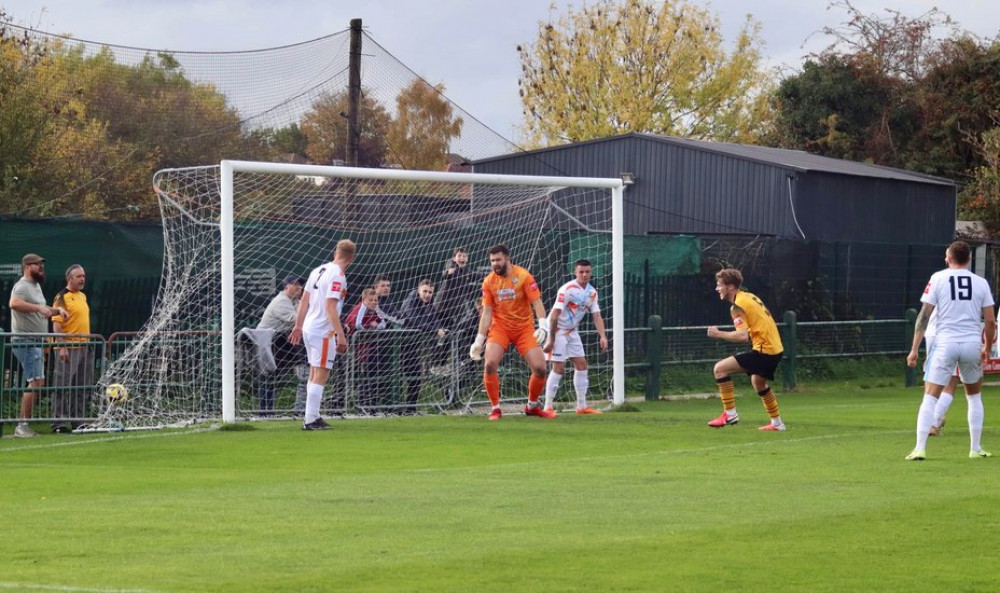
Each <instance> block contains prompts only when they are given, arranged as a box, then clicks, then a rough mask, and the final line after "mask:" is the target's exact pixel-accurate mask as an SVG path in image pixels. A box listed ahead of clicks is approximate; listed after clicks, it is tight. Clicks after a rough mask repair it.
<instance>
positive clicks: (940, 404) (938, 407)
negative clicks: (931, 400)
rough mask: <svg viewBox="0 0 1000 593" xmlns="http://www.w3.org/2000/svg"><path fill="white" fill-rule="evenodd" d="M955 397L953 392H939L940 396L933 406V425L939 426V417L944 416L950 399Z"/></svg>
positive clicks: (949, 404) (949, 405)
mask: <svg viewBox="0 0 1000 593" xmlns="http://www.w3.org/2000/svg"><path fill="white" fill-rule="evenodd" d="M953 399H955V396H954V394H951V393H948V392H947V391H942V392H941V397H939V398H938V400H937V404H935V406H934V426H937V427H939V428H940V426H941V419H943V418H944V417H945V414H947V413H948V408H950V407H951V400H953Z"/></svg>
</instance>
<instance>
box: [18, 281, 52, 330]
mask: <svg viewBox="0 0 1000 593" xmlns="http://www.w3.org/2000/svg"><path fill="white" fill-rule="evenodd" d="M10 294H11V296H16V297H17V298H19V299H21V300H23V301H24V302H26V303H31V304H32V305H44V304H45V295H44V294H42V287H41V286H40V285H39V284H38V283H37V282H29V281H27V280H25V279H24V278H21V279H20V280H18V281H17V282H16V283H15V284H14V289H13V290H12V291H11V292H10ZM10 331H12V332H13V333H15V334H22V333H23V334H44V333H47V332H48V331H49V321H48V319H47V318H46V317H45V315H42V314H41V313H35V312H32V313H21V312H20V311H14V310H13V309H11V311H10Z"/></svg>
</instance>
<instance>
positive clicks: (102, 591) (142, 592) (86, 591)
mask: <svg viewBox="0 0 1000 593" xmlns="http://www.w3.org/2000/svg"><path fill="white" fill-rule="evenodd" d="M0 589H14V590H16V591H26V590H31V591H66V592H70V593H167V592H166V591H162V590H153V589H108V588H103V587H73V586H70V585H47V584H44V583H6V582H2V581H0Z"/></svg>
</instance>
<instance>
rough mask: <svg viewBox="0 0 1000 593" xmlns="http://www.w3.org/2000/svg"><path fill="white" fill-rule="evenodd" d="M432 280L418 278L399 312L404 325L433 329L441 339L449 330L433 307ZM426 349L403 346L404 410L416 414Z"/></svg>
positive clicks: (429, 330) (425, 330) (420, 328)
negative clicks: (415, 285) (418, 280)
mask: <svg viewBox="0 0 1000 593" xmlns="http://www.w3.org/2000/svg"><path fill="white" fill-rule="evenodd" d="M433 298H434V283H433V282H431V281H430V280H428V279H426V278H425V279H424V280H421V281H420V284H419V286H417V289H416V290H414V291H413V292H412V293H410V294H409V296H407V297H406V300H404V301H403V309H402V311H401V312H400V314H401V315H402V317H403V320H404V321H405V323H406V328H407V329H415V330H419V331H423V332H433V333H434V334H435V335H436V337H437V339H438V340H439V341H440V340H444V338H445V336H446V335H447V334H448V331H447V330H446V329H444V326H443V324H442V323H441V320H440V319H439V318H438V314H437V311H435V309H434V302H433ZM425 352H426V349H425V348H423V347H422V344H419V343H418V344H408V345H407V347H406V348H404V349H403V352H402V359H403V376H404V377H406V404H407V407H406V408H405V409H404V413H407V414H415V413H416V411H417V406H416V404H417V400H418V399H419V398H420V387H421V384H422V382H423V381H422V379H423V365H422V364H421V361H422V359H423V355H424V354H425Z"/></svg>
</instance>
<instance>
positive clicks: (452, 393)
mask: <svg viewBox="0 0 1000 593" xmlns="http://www.w3.org/2000/svg"><path fill="white" fill-rule="evenodd" d="M153 182H154V188H155V191H156V193H157V195H158V197H159V204H160V210H161V213H162V220H163V230H164V261H163V274H162V282H161V286H160V290H159V294H158V296H157V299H156V302H155V304H154V307H153V312H152V314H151V316H150V319H149V320H148V322H147V323H146V324H145V325H144V327H143V328H142V330H141V331H139V332H137V333H136V335H134V336H131V337H130V338H129V340H128V341H127V342H126V343H122V344H120V345H118V346H117V347H116V348H115V349H114V350H113V354H114V356H113V360H112V361H111V362H110V364H109V366H108V368H107V370H106V372H105V375H104V377H103V379H102V384H104V385H109V384H121V385H123V386H125V387H126V388H127V389H128V392H129V394H130V395H129V398H128V400H127V401H126V402H124V403H122V404H119V405H114V406H109V407H108V408H107V410H106V412H105V413H104V414H103V415H102V419H101V422H103V423H104V424H105V425H121V426H123V427H125V428H131V427H136V428H138V427H149V426H159V425H167V424H176V423H183V422H190V421H193V420H198V419H221V420H223V421H225V422H233V421H235V420H236V419H237V418H252V417H259V416H264V415H282V414H292V413H294V411H295V408H294V406H295V404H294V398H295V391H296V389H295V383H296V382H297V381H298V380H299V379H300V378H301V375H298V376H297V375H296V373H295V372H289V369H288V368H287V367H284V368H283V367H282V365H281V364H280V361H276V359H275V357H274V356H273V351H272V346H274V344H275V340H282V339H283V338H284V337H285V336H284V335H277V334H275V332H268V331H267V330H257V329H256V327H257V324H258V322H259V320H260V319H261V315H262V314H263V311H264V309H265V308H266V307H267V305H268V304H269V302H270V301H271V300H272V299H273V298H274V297H275V296H276V295H277V294H278V291H279V288H280V282H281V280H282V279H283V278H286V277H288V276H295V277H301V278H305V277H307V276H308V275H309V272H310V271H311V270H312V269H313V268H316V267H318V266H320V265H322V264H324V263H326V262H329V261H330V260H331V259H332V258H333V249H334V246H335V245H336V243H337V241H338V240H340V239H351V240H353V241H354V242H355V243H356V244H357V257H356V259H355V261H354V263H353V264H352V265H351V267H350V268H349V269H348V270H347V284H348V290H347V296H346V298H345V303H344V309H343V316H342V319H346V317H347V315H348V312H349V311H350V310H351V309H352V307H354V305H356V304H357V303H359V302H361V299H362V296H363V295H364V294H365V289H367V288H370V287H372V286H373V285H374V284H375V283H376V281H378V280H379V279H388V280H389V282H390V283H391V293H390V294H389V295H383V296H382V297H381V298H380V300H379V306H378V310H377V315H378V317H377V319H376V321H377V324H370V326H366V327H363V329H360V330H358V331H353V332H351V334H350V336H349V341H350V348H349V350H348V352H347V353H346V354H345V355H342V356H340V357H339V359H340V360H339V361H338V364H337V365H336V367H335V368H334V370H333V373H332V374H331V378H330V381H329V382H328V384H327V388H326V392H325V398H326V399H325V400H324V402H323V408H322V412H323V413H324V414H325V415H329V414H344V415H350V414H355V413H357V414H393V413H400V412H401V411H403V410H412V409H413V406H412V405H410V404H413V399H414V398H415V399H416V404H415V405H416V407H417V409H420V410H425V411H441V410H456V411H472V410H475V409H477V407H478V406H480V405H483V404H485V403H486V398H485V393H484V392H483V390H482V386H481V378H482V364H481V363H475V362H474V361H472V360H471V359H469V355H468V350H469V345H470V344H471V342H472V340H473V339H474V336H475V333H476V324H477V320H478V309H477V304H478V300H479V296H480V290H479V287H480V285H481V283H482V280H483V278H484V277H485V275H486V274H487V273H488V272H489V263H488V255H487V251H488V249H489V248H490V247H491V246H493V245H496V244H501V243H502V244H504V245H506V246H507V247H508V248H509V250H510V253H511V259H512V261H513V262H514V263H516V264H518V265H520V266H523V267H525V268H527V269H528V270H529V271H530V272H531V273H532V274H533V275H534V276H535V278H536V279H537V281H538V283H539V286H540V288H541V291H542V295H543V300H544V303H545V308H546V311H549V310H551V307H552V303H553V300H554V298H555V295H556V291H557V290H558V289H559V287H560V286H561V285H562V284H564V283H565V282H567V281H569V280H571V279H572V278H573V267H574V266H573V264H574V262H575V261H577V260H580V259H586V260H588V261H590V262H591V264H592V266H593V277H592V280H591V284H592V285H593V286H594V287H595V288H596V289H597V291H598V294H599V298H600V305H601V313H602V316H603V317H604V320H605V323H606V325H607V328H608V336H609V338H610V343H611V346H610V348H609V349H608V351H606V352H602V351H601V350H600V348H599V347H598V339H597V335H596V332H595V331H594V328H593V324H592V322H591V320H590V318H589V316H588V317H587V318H586V319H585V320H584V323H583V324H582V325H581V335H582V337H583V339H584V343H585V348H586V351H587V356H588V361H589V366H590V369H591V370H590V377H591V379H590V394H589V397H590V399H591V400H593V401H595V402H598V401H600V400H602V399H605V398H606V399H608V400H610V401H611V402H614V403H621V402H622V401H624V395H625V394H624V388H625V374H624V363H625V361H624V348H622V344H623V343H624V327H622V324H621V323H619V320H622V319H624V318H625V316H624V313H623V310H624V296H623V294H622V293H623V287H624V278H623V276H624V272H623V270H624V262H623V249H622V242H623V230H622V228H623V227H622V192H623V188H624V185H623V183H622V180H620V179H599V178H573V177H534V176H512V175H487V174H477V173H448V172H426V171H405V170H394V169H359V168H350V167H326V166H310V165H291V164H276V163H257V162H244V161H223V162H222V163H221V164H220V165H219V166H210V167H190V168H179V169H168V170H162V171H159V172H157V173H156V175H155V176H154V179H153ZM459 248H461V249H464V250H465V251H466V252H467V254H468V263H467V269H466V270H464V271H465V272H466V273H465V274H461V275H460V276H461V277H462V280H461V282H460V283H459V284H458V285H456V284H455V283H452V285H450V286H449V285H448V282H449V280H450V278H451V275H450V274H449V273H448V272H447V267H448V262H449V261H450V260H451V258H452V256H453V255H454V253H455V250H456V249H459ZM452 275H453V274H452ZM423 280H429V281H430V282H431V283H432V284H433V285H434V287H433V288H434V289H435V290H446V291H448V299H449V303H450V304H448V305H442V304H441V301H438V302H437V305H436V313H437V314H438V317H439V319H438V321H437V323H438V324H439V325H440V326H441V328H443V329H446V332H444V334H445V335H444V336H442V335H441V332H436V331H431V329H430V328H428V327H425V325H426V324H424V323H419V324H418V323H417V322H416V321H414V320H413V319H407V311H412V310H413V307H412V305H413V302H412V301H411V302H407V300H408V299H415V298H420V296H419V295H418V294H416V293H417V289H418V287H419V286H420V285H421V282H422V281H423ZM432 302H434V301H432ZM408 321H410V322H411V323H407V322H408ZM279 333H283V332H279ZM276 363H278V364H276ZM502 368H503V373H502V388H501V389H502V397H503V400H504V401H506V402H516V401H518V400H521V401H523V399H524V398H525V397H526V393H527V389H526V384H527V372H526V370H525V368H524V367H523V366H522V363H521V361H520V358H519V357H518V356H517V355H516V352H512V353H509V354H508V356H507V357H506V358H505V359H504V362H503V365H502ZM269 374H281V375H282V377H280V379H281V381H280V382H278V383H277V385H278V387H277V389H276V391H277V393H276V394H275V395H274V400H273V405H272V407H270V408H267V407H266V406H265V405H264V403H262V399H261V397H259V394H260V392H261V383H262V382H263V381H266V380H267V377H268V375H269ZM561 389H562V390H563V391H564V392H565V393H563V392H561V393H560V395H559V397H558V398H557V402H558V401H565V402H569V401H575V395H573V394H572V393H571V391H572V381H563V385H562V387H561Z"/></svg>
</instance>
